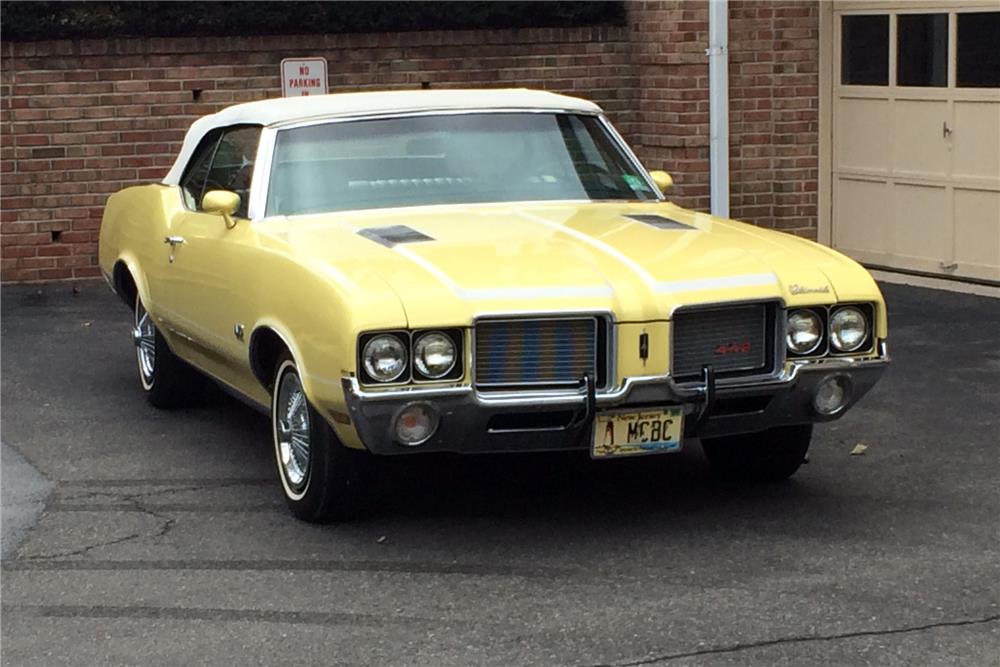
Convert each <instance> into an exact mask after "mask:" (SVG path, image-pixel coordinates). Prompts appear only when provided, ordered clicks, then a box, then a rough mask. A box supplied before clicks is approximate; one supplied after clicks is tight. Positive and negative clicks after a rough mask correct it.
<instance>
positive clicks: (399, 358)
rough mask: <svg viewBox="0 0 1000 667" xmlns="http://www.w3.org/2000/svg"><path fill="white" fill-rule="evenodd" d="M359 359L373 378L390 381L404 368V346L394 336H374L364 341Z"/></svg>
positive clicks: (397, 376) (379, 380) (401, 372)
mask: <svg viewBox="0 0 1000 667" xmlns="http://www.w3.org/2000/svg"><path fill="white" fill-rule="evenodd" d="M361 361H362V363H364V365H365V371H366V372H367V373H368V376H369V377H371V378H372V379H373V380H376V381H377V382H392V381H393V380H395V379H397V378H399V376H400V375H402V374H403V371H405V370H406V346H405V345H403V342H402V341H401V340H399V339H398V338H396V337H395V336H389V335H382V336H375V337H374V338H372V339H371V340H370V341H368V342H367V343H365V348H364V350H362V352H361Z"/></svg>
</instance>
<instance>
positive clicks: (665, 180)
mask: <svg viewBox="0 0 1000 667" xmlns="http://www.w3.org/2000/svg"><path fill="white" fill-rule="evenodd" d="M649 177H650V178H652V179H653V182H654V183H656V187H658V188H660V192H666V191H667V190H669V189H670V188H671V186H673V184H674V179H672V178H670V174H668V173H667V172H665V171H660V170H659V169H657V170H656V171H651V172H649Z"/></svg>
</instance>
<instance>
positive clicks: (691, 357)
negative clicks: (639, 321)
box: [670, 301, 784, 380]
mask: <svg viewBox="0 0 1000 667" xmlns="http://www.w3.org/2000/svg"><path fill="white" fill-rule="evenodd" d="M779 312H781V313H782V314H783V311H781V309H780V307H779V304H778V303H777V302H773V301H768V302H750V303H746V302H742V303H741V302H735V303H728V304H713V305H711V306H706V307H702V306H694V307H688V308H682V309H678V310H676V311H675V312H674V314H673V317H672V319H671V323H670V341H671V348H670V374H671V376H672V377H675V378H678V379H682V380H683V379H694V378H697V377H700V376H701V373H702V368H703V367H704V366H706V365H710V366H712V368H713V369H714V370H715V373H716V376H717V377H720V378H725V377H734V376H751V375H754V376H756V375H770V374H772V373H774V372H775V369H777V368H778V366H779V356H780V355H781V354H782V352H783V350H784V344H783V343H782V345H781V346H780V348H779V346H777V339H778V338H779V336H778V325H779V323H780V324H783V320H781V318H780V317H779Z"/></svg>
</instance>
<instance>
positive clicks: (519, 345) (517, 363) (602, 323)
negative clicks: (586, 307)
mask: <svg viewBox="0 0 1000 667" xmlns="http://www.w3.org/2000/svg"><path fill="white" fill-rule="evenodd" d="M611 329H612V327H611V323H610V321H609V320H608V319H607V318H606V317H604V316H601V315H589V314H588V315H575V314H574V315H565V314H553V315H550V316H547V315H539V316H530V317H518V318H504V317H484V318H480V319H478V320H477V321H476V322H475V324H474V326H473V333H472V338H473V344H472V349H473V361H472V368H473V384H474V385H475V387H476V388H477V389H479V390H482V391H503V390H545V389H572V390H576V389H578V388H579V387H580V385H581V380H582V379H583V376H584V375H585V374H587V373H590V374H591V376H592V377H593V378H595V381H596V385H597V387H598V388H602V387H604V386H605V385H606V384H607V378H608V377H609V375H610V374H609V370H610V369H609V368H608V365H609V364H608V360H609V359H611V354H610V344H609V341H610V334H611Z"/></svg>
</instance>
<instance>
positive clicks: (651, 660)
mask: <svg viewBox="0 0 1000 667" xmlns="http://www.w3.org/2000/svg"><path fill="white" fill-rule="evenodd" d="M998 621H1000V614H993V615H991V616H983V617H981V618H969V619H962V620H958V621H939V622H937V623H927V624H925V625H912V626H907V627H902V628H887V629H884V630H857V631H854V632H842V633H835V634H828V635H796V636H792V637H779V638H777V639H765V640H761V641H755V642H745V643H741V644H732V645H730V646H716V647H710V648H703V649H698V650H694V651H683V652H679V653H664V654H661V655H655V656H650V657H648V658H640V659H638V660H628V661H624V662H607V663H596V664H594V665H592V666H591V667H640V666H641V665H655V664H657V663H664V662H668V661H670V660H681V659H683V658H697V657H699V656H704V655H717V654H721V653H737V652H739V651H748V650H751V649H756V648H766V647H768V646H780V645H782V644H796V643H803V642H823V641H837V640H840V639H852V638H855V637H882V636H887V635H901V634H906V633H909V632H923V631H924V630H933V629H934V628H947V627H959V626H965V625H982V624H984V623H996V622H998Z"/></svg>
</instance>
